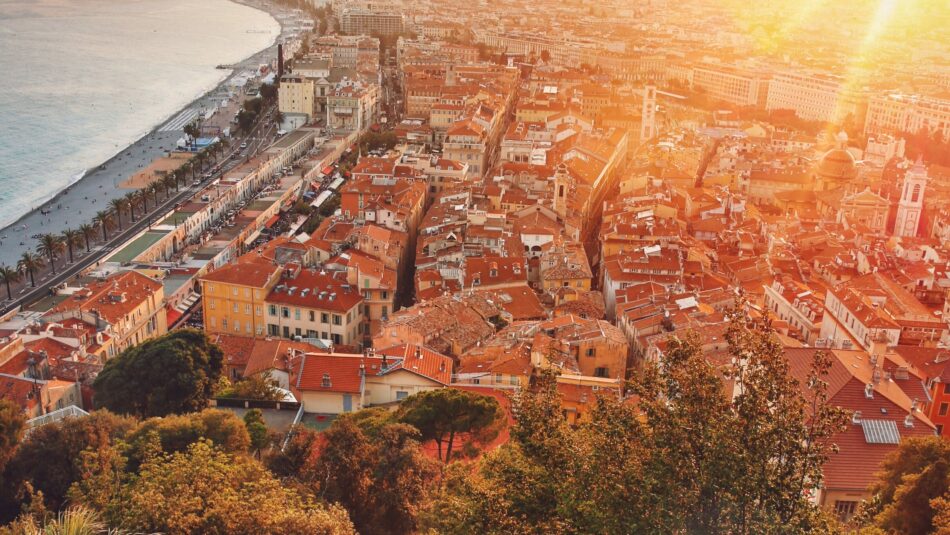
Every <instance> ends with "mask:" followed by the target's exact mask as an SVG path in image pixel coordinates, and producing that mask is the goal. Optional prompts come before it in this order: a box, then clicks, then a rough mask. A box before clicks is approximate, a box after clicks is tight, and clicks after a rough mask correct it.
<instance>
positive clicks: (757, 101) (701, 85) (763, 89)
mask: <svg viewBox="0 0 950 535" xmlns="http://www.w3.org/2000/svg"><path fill="white" fill-rule="evenodd" d="M693 89H702V90H703V91H705V92H706V94H707V95H708V96H709V97H710V98H712V99H714V100H721V101H723V102H728V103H729V104H734V105H736V106H752V107H755V108H765V107H766V103H767V101H768V93H769V76H768V75H765V74H763V73H758V72H753V71H747V70H743V69H738V68H735V67H728V66H725V65H710V64H703V65H699V66H696V67H693Z"/></svg>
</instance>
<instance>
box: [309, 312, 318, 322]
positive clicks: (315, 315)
mask: <svg viewBox="0 0 950 535" xmlns="http://www.w3.org/2000/svg"><path fill="white" fill-rule="evenodd" d="M316 317H317V313H316V312H314V311H312V310H311V311H310V321H313V320H315V319H316Z"/></svg>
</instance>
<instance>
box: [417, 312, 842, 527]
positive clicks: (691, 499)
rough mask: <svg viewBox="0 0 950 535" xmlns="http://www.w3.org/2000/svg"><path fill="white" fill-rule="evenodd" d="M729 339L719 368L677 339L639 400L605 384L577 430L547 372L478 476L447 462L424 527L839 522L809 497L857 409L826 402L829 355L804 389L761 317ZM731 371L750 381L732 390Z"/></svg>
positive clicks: (639, 384) (642, 380)
mask: <svg viewBox="0 0 950 535" xmlns="http://www.w3.org/2000/svg"><path fill="white" fill-rule="evenodd" d="M727 340H728V342H729V344H730V352H731V353H732V355H733V356H734V357H735V364H734V365H732V366H727V367H726V369H725V370H720V369H717V368H714V367H713V366H712V365H710V364H709V363H708V362H707V361H706V358H705V357H704V356H703V354H702V352H701V350H700V348H699V343H698V342H697V341H696V340H695V339H693V338H692V337H687V338H686V339H685V340H683V339H677V338H671V339H670V340H669V342H668V346H667V351H666V352H665V354H664V357H663V366H662V367H658V366H653V365H647V366H646V367H645V369H644V370H643V372H642V373H641V374H640V376H639V377H638V378H637V379H636V381H635V382H634V383H633V384H631V385H630V387H631V389H632V392H633V393H635V394H636V395H637V400H638V402H637V403H636V404H631V403H624V402H623V401H622V400H619V399H617V398H616V397H612V396H606V395H601V396H599V397H598V398H597V400H596V404H595V408H594V410H593V411H592V414H591V418H590V420H588V421H587V422H584V423H582V424H581V425H579V426H577V427H570V426H568V425H566V424H565V422H564V419H563V417H562V416H561V404H560V400H559V396H558V393H557V390H556V384H555V380H554V378H553V377H551V376H550V375H547V374H545V375H543V376H542V377H541V378H540V380H539V384H538V386H537V388H536V390H535V391H533V392H530V393H526V394H523V395H522V396H521V399H520V400H519V401H518V403H517V404H516V414H517V415H518V419H517V423H516V425H515V426H514V428H513V429H512V433H511V438H512V440H511V441H510V443H508V444H506V445H505V446H503V447H502V448H500V449H498V450H496V451H494V452H491V453H489V454H487V455H486V456H484V457H482V458H481V459H480V460H479V461H478V462H477V463H476V464H475V466H474V469H475V471H474V474H473V475H470V474H466V473H463V472H460V471H459V470H456V469H450V470H448V471H447V475H446V480H445V484H444V485H443V488H442V490H441V492H440V493H439V495H438V496H437V498H436V500H435V503H434V504H433V506H432V507H431V508H430V509H429V512H428V513H427V514H426V515H425V516H424V518H423V526H424V527H428V528H431V529H433V530H435V531H437V532H439V533H470V532H478V533H510V532H517V533H605V534H611V533H617V534H622V533H695V534H717V533H720V534H726V533H728V534H753V533H823V532H833V530H834V528H833V526H832V524H831V523H830V522H829V521H828V519H827V518H826V517H825V516H823V515H822V513H821V512H820V511H819V510H818V509H817V507H815V506H814V505H812V504H811V503H810V502H809V501H808V500H807V499H806V498H805V497H804V495H805V493H804V491H805V490H806V489H807V488H808V486H809V485H813V484H818V483H820V480H821V471H820V468H821V465H822V463H823V461H824V460H825V458H826V454H827V452H828V448H829V447H830V446H828V445H827V444H828V441H827V439H828V438H829V437H830V436H831V435H833V434H834V433H835V432H837V431H839V430H841V429H842V428H843V426H844V425H846V422H847V419H848V415H847V414H845V413H844V412H843V411H841V410H840V409H837V408H833V407H830V406H828V404H827V395H826V392H825V388H826V385H825V382H824V381H823V380H822V378H823V377H824V375H825V374H826V373H827V369H828V366H829V361H828V357H827V355H823V354H822V353H818V356H817V357H816V360H815V362H814V363H813V371H812V375H811V377H810V378H809V379H808V382H807V384H806V385H805V387H804V388H803V387H802V386H800V385H799V384H798V383H797V381H796V380H795V379H794V378H793V377H791V376H789V374H788V364H787V362H786V360H785V357H784V354H783V352H782V347H781V346H780V345H779V344H778V343H776V342H775V340H774V338H773V336H772V333H771V332H769V331H768V329H767V328H765V327H764V326H759V325H753V324H751V323H750V322H749V321H748V320H747V319H744V318H743V317H741V316H739V315H736V317H735V318H734V319H733V324H732V326H731V327H730V330H729V332H728V335H727ZM723 372H725V376H726V377H727V378H730V379H731V380H733V381H740V382H741V383H742V385H743V387H744V388H743V389H742V390H740V391H739V393H738V394H737V395H736V396H735V397H733V396H731V394H728V393H727V389H726V386H725V383H724V382H723V377H722V373H723ZM801 390H805V391H806V392H807V394H806V395H803V394H802V393H801ZM728 392H731V389H730V390H729V391H728ZM776 459H782V462H780V463H777V462H775V460H776Z"/></svg>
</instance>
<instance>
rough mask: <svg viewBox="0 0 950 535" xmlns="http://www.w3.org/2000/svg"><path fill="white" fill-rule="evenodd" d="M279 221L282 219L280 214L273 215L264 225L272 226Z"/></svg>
mask: <svg viewBox="0 0 950 535" xmlns="http://www.w3.org/2000/svg"><path fill="white" fill-rule="evenodd" d="M278 221H280V216H279V215H274V216H271V218H270V219H268V220H267V223H264V227H266V228H271V227H273V226H274V225H276V224H277V222H278Z"/></svg>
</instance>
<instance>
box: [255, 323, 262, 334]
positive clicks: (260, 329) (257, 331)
mask: <svg viewBox="0 0 950 535" xmlns="http://www.w3.org/2000/svg"><path fill="white" fill-rule="evenodd" d="M254 334H256V335H257V336H260V335H262V334H264V327H262V326H260V325H258V326H257V329H255V330H254Z"/></svg>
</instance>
